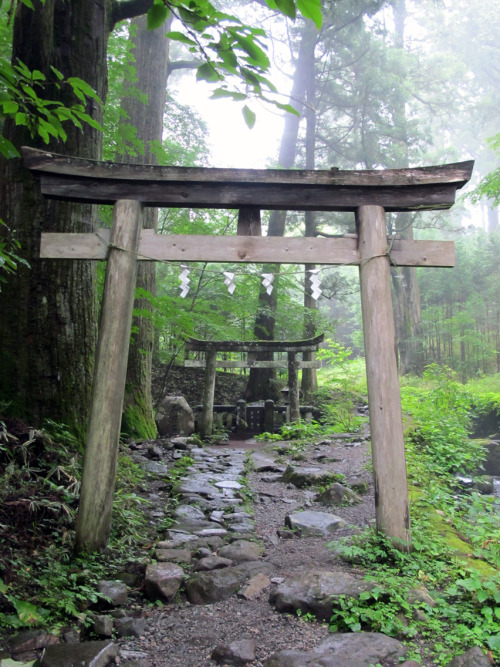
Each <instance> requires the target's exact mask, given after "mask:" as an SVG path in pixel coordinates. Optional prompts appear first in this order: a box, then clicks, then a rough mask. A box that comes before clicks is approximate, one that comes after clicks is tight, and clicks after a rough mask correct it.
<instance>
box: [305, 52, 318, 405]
mask: <svg viewBox="0 0 500 667" xmlns="http://www.w3.org/2000/svg"><path fill="white" fill-rule="evenodd" d="M308 55H309V58H308V59H307V67H308V69H309V77H308V80H309V85H308V88H307V103H308V105H307V108H306V169H314V168H315V166H316V159H315V157H316V111H315V106H316V105H315V101H316V100H315V98H316V94H315V85H314V84H315V82H314V49H313V50H312V52H310V53H309V54H308ZM304 236H316V213H315V211H306V212H305V230H304ZM315 268H316V265H315V264H306V265H305V266H304V338H306V339H307V338H313V337H314V336H315V335H316V314H317V312H318V302H317V301H316V299H313V297H312V289H311V281H310V277H311V275H313V274H311V273H310V271H313V270H314V269H315ZM315 358H316V353H315V352H304V361H314V359H315ZM301 389H302V396H303V399H304V400H307V399H308V397H309V396H311V394H313V393H314V392H315V391H317V390H318V379H317V377H316V369H315V368H303V369H302V382H301Z"/></svg>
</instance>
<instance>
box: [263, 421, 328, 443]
mask: <svg viewBox="0 0 500 667" xmlns="http://www.w3.org/2000/svg"><path fill="white" fill-rule="evenodd" d="M324 434H325V428H324V427H323V426H322V425H321V424H319V423H318V422H316V421H314V419H313V420H311V421H300V422H290V423H289V424H283V426H282V427H281V428H280V430H279V431H278V432H277V433H269V432H267V431H266V432H265V433H260V434H259V435H258V436H256V438H257V440H264V441H266V440H267V441H269V442H278V441H280V440H309V441H311V440H314V439H315V438H319V437H321V436H323V435H324Z"/></svg>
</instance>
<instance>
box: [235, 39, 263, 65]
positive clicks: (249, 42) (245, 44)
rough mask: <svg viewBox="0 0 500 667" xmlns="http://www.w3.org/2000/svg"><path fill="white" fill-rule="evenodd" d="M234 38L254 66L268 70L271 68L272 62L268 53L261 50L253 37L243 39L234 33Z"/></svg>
mask: <svg viewBox="0 0 500 667" xmlns="http://www.w3.org/2000/svg"><path fill="white" fill-rule="evenodd" d="M233 36H234V39H235V41H236V42H237V43H238V46H239V47H240V48H241V49H243V51H245V53H248V55H249V56H250V58H251V59H252V61H253V64H255V65H257V66H258V67H260V68H261V69H267V68H268V67H269V65H270V61H269V58H268V57H267V54H266V52H265V51H264V50H263V49H261V48H260V46H259V45H258V44H257V43H256V42H255V41H254V39H253V37H251V36H247V37H243V36H242V35H240V34H238V33H233Z"/></svg>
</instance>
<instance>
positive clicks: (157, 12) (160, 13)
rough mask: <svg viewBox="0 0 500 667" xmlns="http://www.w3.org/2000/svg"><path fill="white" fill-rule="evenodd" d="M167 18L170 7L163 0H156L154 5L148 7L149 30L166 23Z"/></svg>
mask: <svg viewBox="0 0 500 667" xmlns="http://www.w3.org/2000/svg"><path fill="white" fill-rule="evenodd" d="M167 18H168V8H167V7H165V5H164V4H163V2H161V1H160V2H158V1H157V0H155V3H154V5H153V6H152V7H150V8H149V9H148V30H156V28H159V27H160V26H161V25H163V24H164V23H165V21H166V20H167Z"/></svg>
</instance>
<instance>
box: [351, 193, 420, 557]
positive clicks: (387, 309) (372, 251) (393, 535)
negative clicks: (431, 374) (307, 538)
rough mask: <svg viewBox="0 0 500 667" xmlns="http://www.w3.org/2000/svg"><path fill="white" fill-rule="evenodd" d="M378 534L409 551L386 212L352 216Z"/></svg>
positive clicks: (367, 210)
mask: <svg viewBox="0 0 500 667" xmlns="http://www.w3.org/2000/svg"><path fill="white" fill-rule="evenodd" d="M356 226H357V228H358V238H359V254H360V260H361V262H360V266H359V276H360V287H361V309H362V314H363V336H364V342H365V357H366V377H367V386H368V402H369V407H370V431H371V444H372V461H373V476H374V483H375V515H376V521H377V530H378V531H379V532H381V533H383V534H384V535H386V536H387V537H388V538H389V539H390V540H391V541H392V543H393V544H394V546H396V547H397V548H398V549H400V550H402V551H409V550H410V549H411V532H410V511H409V501H408V481H407V476H406V457H405V446H404V436H403V417H402V412H401V392H400V387H399V377H398V367H397V359H396V333H395V325H394V313H393V309H392V295H391V276H390V266H389V256H388V248H387V231H386V221H385V211H384V209H383V208H382V207H381V206H371V205H370V206H360V207H359V208H358V209H357V211H356Z"/></svg>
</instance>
